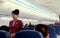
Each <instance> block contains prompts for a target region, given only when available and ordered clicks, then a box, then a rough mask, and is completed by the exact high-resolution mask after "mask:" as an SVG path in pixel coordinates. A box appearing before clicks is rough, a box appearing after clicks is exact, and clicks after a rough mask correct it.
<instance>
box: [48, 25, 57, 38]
mask: <svg viewBox="0 0 60 38" xmlns="http://www.w3.org/2000/svg"><path fill="white" fill-rule="evenodd" d="M48 32H49V34H50V38H57V35H56V32H55V29H54V28H53V26H50V27H49V30H48Z"/></svg>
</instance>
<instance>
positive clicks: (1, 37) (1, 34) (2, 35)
mask: <svg viewBox="0 0 60 38" xmlns="http://www.w3.org/2000/svg"><path fill="white" fill-rule="evenodd" d="M0 38H10V34H9V33H8V32H6V31H2V30H0Z"/></svg>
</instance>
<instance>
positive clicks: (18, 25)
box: [9, 20, 23, 33]
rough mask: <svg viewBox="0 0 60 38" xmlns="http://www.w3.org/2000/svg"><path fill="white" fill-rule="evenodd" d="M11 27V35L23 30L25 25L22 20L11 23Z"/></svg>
mask: <svg viewBox="0 0 60 38" xmlns="http://www.w3.org/2000/svg"><path fill="white" fill-rule="evenodd" d="M9 27H10V33H16V32H18V31H20V30H21V29H22V28H23V23H22V21H21V20H16V21H10V23H9Z"/></svg>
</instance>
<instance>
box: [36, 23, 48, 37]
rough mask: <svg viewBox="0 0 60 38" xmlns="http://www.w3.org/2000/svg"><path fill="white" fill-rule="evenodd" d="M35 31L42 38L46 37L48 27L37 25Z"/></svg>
mask: <svg viewBox="0 0 60 38" xmlns="http://www.w3.org/2000/svg"><path fill="white" fill-rule="evenodd" d="M35 30H36V31H39V32H41V33H42V34H43V36H44V37H46V36H47V35H48V27H47V25H44V24H38V25H36V28H35Z"/></svg>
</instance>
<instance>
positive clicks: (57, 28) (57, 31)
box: [54, 26, 60, 35]
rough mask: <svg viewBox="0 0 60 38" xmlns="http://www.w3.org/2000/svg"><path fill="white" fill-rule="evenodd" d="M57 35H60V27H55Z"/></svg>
mask: <svg viewBox="0 0 60 38" xmlns="http://www.w3.org/2000/svg"><path fill="white" fill-rule="evenodd" d="M54 28H55V32H56V34H58V35H60V26H54Z"/></svg>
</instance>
